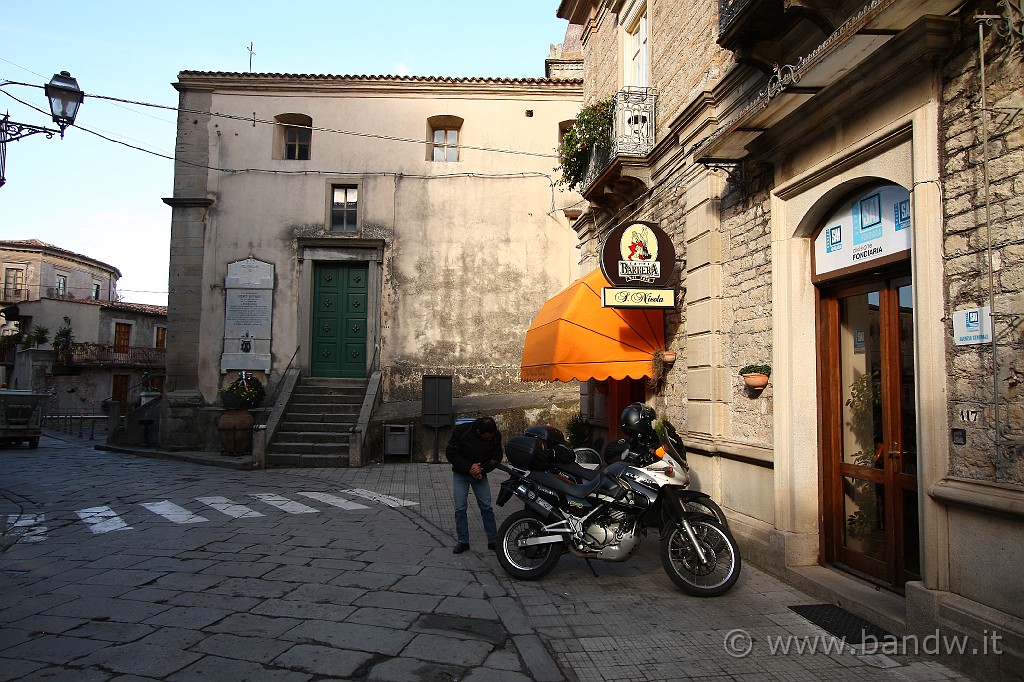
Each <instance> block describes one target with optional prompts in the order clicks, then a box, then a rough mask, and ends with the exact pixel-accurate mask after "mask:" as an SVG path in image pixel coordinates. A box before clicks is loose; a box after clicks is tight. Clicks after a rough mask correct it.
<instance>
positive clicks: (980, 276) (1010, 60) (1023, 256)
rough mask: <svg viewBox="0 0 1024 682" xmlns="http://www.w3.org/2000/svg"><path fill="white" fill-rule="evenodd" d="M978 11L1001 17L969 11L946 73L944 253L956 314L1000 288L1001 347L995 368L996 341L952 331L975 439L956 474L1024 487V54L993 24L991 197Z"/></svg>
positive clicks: (954, 373) (957, 406) (967, 423)
mask: <svg viewBox="0 0 1024 682" xmlns="http://www.w3.org/2000/svg"><path fill="white" fill-rule="evenodd" d="M976 13H980V14H989V15H991V14H999V13H1000V12H999V10H998V9H997V8H996V6H995V3H994V2H992V3H980V4H979V7H978V8H977V9H976V11H975V12H966V13H964V14H963V16H964V19H963V24H962V31H961V34H960V40H959V43H958V45H957V48H956V50H955V51H954V53H953V55H954V56H953V57H952V58H951V59H950V60H949V61H948V62H947V63H946V64H945V66H944V68H943V72H942V78H943V84H942V119H941V127H942V129H941V139H942V150H941V152H942V172H943V198H944V212H945V216H944V218H945V249H944V254H943V256H944V259H945V262H946V277H945V285H946V293H947V297H948V313H949V317H950V318H951V317H952V314H953V312H954V311H957V310H963V309H966V308H976V307H981V306H988V305H989V301H990V298H989V297H990V291H991V294H992V300H993V302H994V308H993V312H994V313H996V316H995V318H994V329H993V332H994V335H995V337H996V339H997V343H996V348H995V361H994V362H993V348H992V345H991V344H988V343H986V344H983V345H967V346H956V345H954V343H953V336H952V334H950V336H949V340H948V341H947V349H948V355H947V356H948V362H947V371H948V374H949V403H948V410H949V419H950V423H951V424H952V426H953V428H960V429H964V430H965V431H966V435H967V438H966V440H967V442H966V444H965V445H958V444H956V442H954V444H953V445H952V447H951V451H950V473H951V474H952V475H954V476H960V477H965V478H971V479H975V480H982V481H995V482H1000V483H1012V484H1017V485H1024V351H1022V349H1024V222H1022V221H1024V173H1022V172H1021V171H1022V170H1024V132H1022V127H1021V119H1022V117H1024V68H1022V64H1021V62H1022V60H1024V48H1022V47H1021V45H1020V43H1019V42H1018V43H1017V45H1016V47H1013V46H1012V45H1011V44H1010V43H1009V42H1008V41H1007V40H1006V39H1004V38H1002V37H1000V36H999V35H998V33H997V32H996V30H995V27H993V26H989V27H986V30H985V43H984V45H985V62H986V64H985V81H986V82H987V84H988V87H987V90H986V96H987V104H988V109H989V117H988V137H989V144H988V159H987V166H988V170H989V179H990V182H989V190H988V193H987V195H986V191H985V166H986V159H985V150H984V148H983V143H982V140H983V129H982V119H981V116H982V99H981V67H980V61H979V39H978V29H977V25H976V23H975V22H974V20H973V16H974V14H976ZM986 200H987V203H988V211H987V212H986ZM986 213H987V214H988V216H989V217H990V226H991V231H989V226H988V223H987V220H986ZM990 235H991V238H990ZM990 246H991V256H990V254H989V251H990ZM990 275H991V282H992V288H991V289H990V287H989V278H990ZM993 375H995V377H996V379H995V381H993ZM997 388H998V397H997V398H996V397H995V396H996V390H997ZM997 402H998V420H999V423H1000V430H1001V431H1002V436H1003V442H1002V443H997V442H996V441H997V435H996V412H997Z"/></svg>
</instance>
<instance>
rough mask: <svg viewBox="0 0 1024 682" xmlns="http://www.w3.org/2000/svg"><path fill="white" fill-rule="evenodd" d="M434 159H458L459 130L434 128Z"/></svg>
mask: <svg viewBox="0 0 1024 682" xmlns="http://www.w3.org/2000/svg"><path fill="white" fill-rule="evenodd" d="M433 160H434V161H458V160H459V131H458V129H456V128H434V151H433Z"/></svg>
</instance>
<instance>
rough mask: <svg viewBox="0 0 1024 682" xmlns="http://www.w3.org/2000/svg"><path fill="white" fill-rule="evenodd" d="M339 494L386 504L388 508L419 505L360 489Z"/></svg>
mask: <svg viewBox="0 0 1024 682" xmlns="http://www.w3.org/2000/svg"><path fill="white" fill-rule="evenodd" d="M341 492H343V493H348V494H350V495H355V496H356V497H362V498H363V499H365V500H370V501H371V502H380V503H381V504H386V505H387V506H389V507H412V506H415V505H418V504H419V502H410V501H409V500H403V499H399V498H397V497H391V496H390V495H381V494H380V493H375V492H373V491H370V490H363V489H362V488H352V489H350V490H342V491H341Z"/></svg>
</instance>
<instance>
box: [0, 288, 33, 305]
mask: <svg viewBox="0 0 1024 682" xmlns="http://www.w3.org/2000/svg"><path fill="white" fill-rule="evenodd" d="M3 291H4V298H3V303H21V302H22V301H27V300H28V289H27V288H26V287H18V286H13V287H12V286H10V285H7V286H5V287H4V289H3Z"/></svg>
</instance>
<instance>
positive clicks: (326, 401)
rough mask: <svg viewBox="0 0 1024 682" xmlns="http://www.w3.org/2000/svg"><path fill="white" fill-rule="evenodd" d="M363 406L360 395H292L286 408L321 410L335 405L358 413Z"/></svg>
mask: <svg viewBox="0 0 1024 682" xmlns="http://www.w3.org/2000/svg"><path fill="white" fill-rule="evenodd" d="M362 404H363V396H361V395H319V394H317V395H296V394H295V393H294V392H293V393H292V399H291V400H289V401H288V407H289V409H291V408H297V409H310V408H317V409H319V408H322V407H327V406H328V405H337V406H340V407H346V408H348V409H351V410H356V411H358V410H359V408H360V407H361V406H362Z"/></svg>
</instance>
